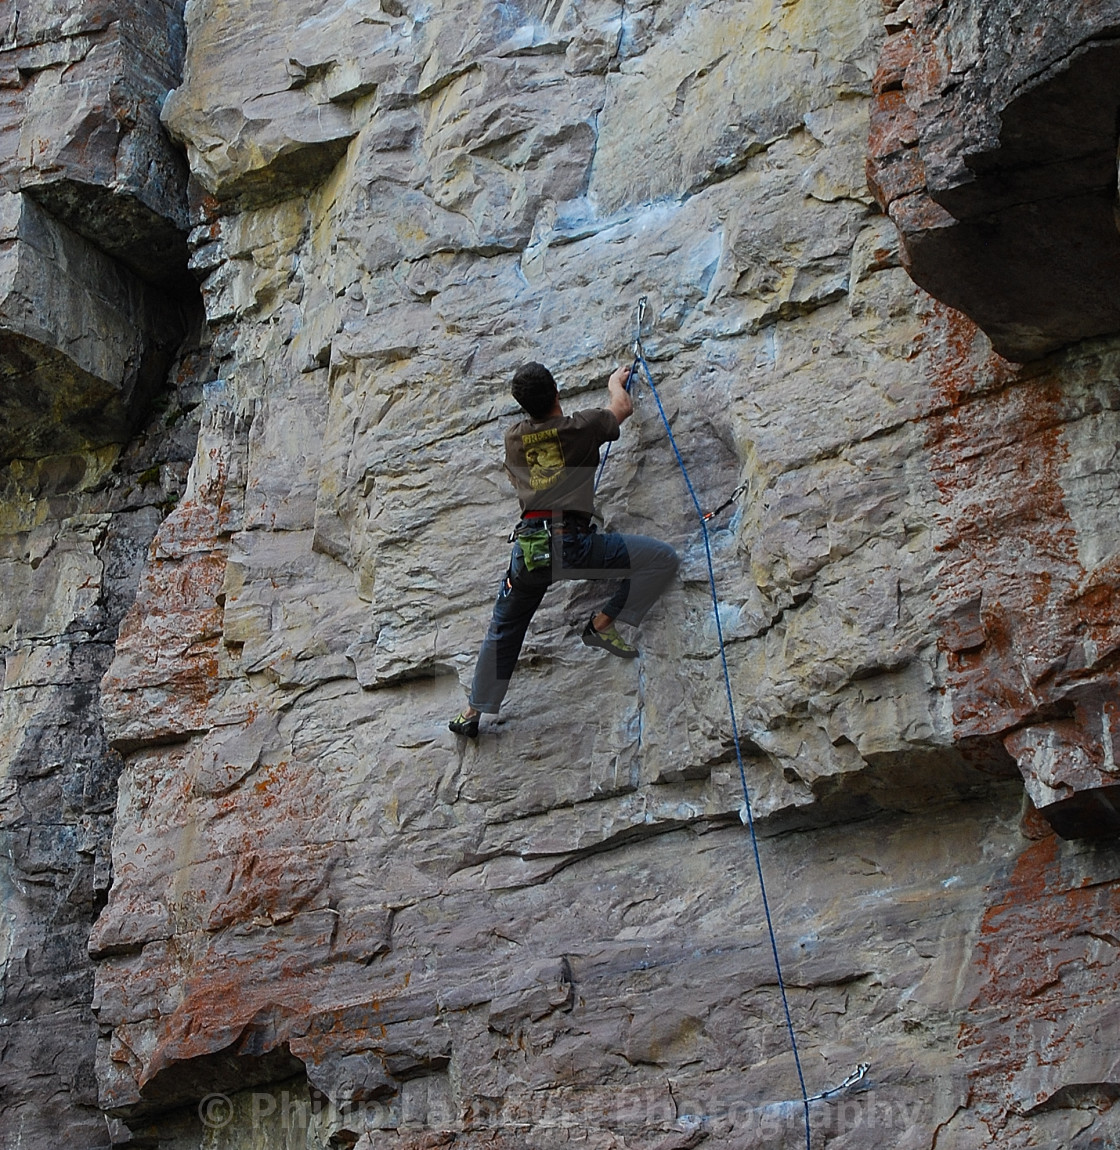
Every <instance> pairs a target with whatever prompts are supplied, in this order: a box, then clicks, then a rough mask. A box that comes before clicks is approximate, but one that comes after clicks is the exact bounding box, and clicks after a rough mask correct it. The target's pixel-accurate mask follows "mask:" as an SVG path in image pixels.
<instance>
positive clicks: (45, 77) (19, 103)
mask: <svg viewBox="0 0 1120 1150" xmlns="http://www.w3.org/2000/svg"><path fill="white" fill-rule="evenodd" d="M76 8H80V9H81V10H80V11H75V9H76ZM0 28H2V29H3V30H4V31H3V39H2V40H0V88H2V91H3V100H2V101H0V463H2V465H3V466H2V470H0V656H2V659H3V689H2V691H0V716H2V717H0V843H2V846H3V859H4V862H3V865H2V866H0V890H2V892H3V900H2V909H0V1017H2V1019H3V1023H2V1028H0V1143H2V1144H3V1145H5V1146H46V1145H56V1144H58V1143H59V1142H60V1141H61V1142H64V1143H66V1144H67V1145H74V1146H82V1147H95V1146H103V1145H106V1144H107V1142H108V1138H109V1128H108V1127H107V1125H106V1115H105V1114H104V1113H103V1112H101V1110H100V1108H99V1106H98V1097H97V1095H98V1089H97V1083H96V1077H95V1073H94V1062H95V1051H96V1047H97V1040H98V1029H97V1023H96V1020H95V1018H94V1016H93V1013H92V1011H91V1009H90V1003H91V1001H92V998H93V969H92V966H91V964H90V960H89V957H88V953H87V948H88V941H89V932H90V928H91V926H92V923H93V921H94V919H95V918H96V916H97V913H98V912H99V910H100V909H101V907H102V906H103V905H104V903H105V898H106V895H107V892H108V888H109V883H110V877H111V866H110V844H109V840H110V835H111V832H112V824H113V812H114V809H115V805H116V779H117V774H118V773H119V771H120V768H121V759H120V756H119V754H118V753H117V752H116V751H114V750H113V749H112V748H111V747H110V746H109V743H108V740H107V738H106V735H105V731H104V728H103V724H102V721H101V708H100V680H101V677H102V676H103V675H104V673H105V671H106V670H107V669H108V667H109V665H110V663H111V661H112V658H113V645H114V642H115V640H116V637H117V629H118V626H119V624H120V620H121V618H122V616H123V615H124V612H125V610H126V609H127V607H128V606H129V604H130V603H131V602H132V601H133V599H134V596H135V587H136V582H137V579H138V577H139V571H140V568H141V566H142V565H143V562H144V556H145V553H146V551H147V548H148V544H149V543H150V541H151V538H152V536H153V534H154V532H155V530H156V527H157V526H158V524H159V522H160V520H161V519H162V518H163V516H164V515H165V514H166V511H167V508H168V505H169V504H173V503H174V502H175V501H176V499H177V498H178V495H179V494H180V492H181V491H182V489H183V486H184V482H185V479H186V473H187V466H188V464H189V462H190V459H191V457H192V455H193V452H194V446H195V440H196V438H197V420H196V419H194V418H193V417H192V416H191V415H190V411H191V409H192V408H194V407H196V406H197V404H198V401H199V398H200V391H199V388H198V387H197V386H195V385H194V383H193V380H194V377H195V376H196V375H197V374H198V372H199V371H200V367H199V361H200V360H201V362H205V357H204V356H202V355H201V353H198V352H196V353H194V354H193V355H192V354H191V353H190V352H182V353H181V351H180V345H182V344H183V343H184V336H185V335H186V334H187V332H188V329H189V327H190V324H191V316H192V312H193V313H194V315H195V318H194V327H195V329H196V330H195V332H194V336H195V340H197V336H198V331H197V328H198V326H199V323H198V317H197V312H198V310H199V309H198V305H197V291H196V290H194V289H193V288H192V289H191V291H190V292H188V291H185V289H184V286H183V285H184V284H188V285H189V280H188V279H187V277H186V273H185V266H184V265H185V259H186V245H185V241H184V235H183V233H184V225H185V222H186V218H187V217H186V194H185V193H186V178H185V177H186V173H185V165H184V164H183V162H182V160H181V158H180V157H179V155H178V154H177V153H176V151H175V149H174V148H173V147H172V146H171V144H170V142H169V141H168V139H167V137H166V135H165V134H164V133H163V132H162V131H161V129H160V126H159V119H158V106H157V101H156V99H155V97H156V96H157V95H158V94H160V93H162V92H163V91H164V90H166V89H167V88H168V87H170V86H172V85H173V84H174V83H176V82H177V76H178V68H179V65H180V62H181V51H182V44H183V38H182V22H181V18H180V14H179V13H178V12H177V10H176V8H175V7H174V6H171V7H167V6H165V5H163V4H160V3H147V4H139V5H119V4H102V3H95V4H83V5H77V6H75V5H71V4H61V3H47V2H42V0H39V2H34V3H32V2H26V3H22V2H21V3H19V4H18V6H16V5H13V4H10V3H5V4H0ZM192 295H193V303H192ZM188 343H190V341H188ZM169 370H170V373H171V375H172V380H171V382H170V383H169V381H168V375H169ZM157 392H158V393H159V394H160V403H159V404H158V405H156V406H157V410H155V411H153V410H152V409H151V401H152V399H153V397H154V396H155V395H156V393H157ZM196 392H199V394H196ZM137 432H139V434H138V435H137V434H136V433H137Z"/></svg>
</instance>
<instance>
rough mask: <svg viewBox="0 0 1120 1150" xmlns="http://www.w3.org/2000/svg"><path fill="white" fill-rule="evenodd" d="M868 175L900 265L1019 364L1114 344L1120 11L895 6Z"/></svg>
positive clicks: (980, 3) (978, 1) (923, 1)
mask: <svg viewBox="0 0 1120 1150" xmlns="http://www.w3.org/2000/svg"><path fill="white" fill-rule="evenodd" d="M890 7H891V8H893V9H895V11H894V12H893V13H891V14H890V15H889V16H888V18H887V26H888V29H889V30H890V33H891V34H890V37H889V39H888V41H887V44H886V46H885V49H884V53H883V60H882V66H881V68H880V71H879V74H878V76H877V77H876V82H875V90H876V94H875V101H874V109H873V113H872V133H871V147H870V156H869V162H868V174H869V179H870V182H871V186H872V188H873V189H874V190H875V193H876V196H877V198H878V200H879V203H880V204H881V205H882V206H883V208H884V210H886V211H889V213H890V216H891V219H892V220H894V222H895V223H896V224H897V225H898V227H899V230H900V232H901V233H902V237H903V243H904V248H905V252H906V256H907V260H906V266H907V268H908V269H909V271H910V272H911V274H912V275H913V276H914V278H915V280H917V282H918V283H920V284H921V285H922V286H923V287H924V288H926V290H927V291H929V292H931V293H932V294H933V295H935V296H937V298H938V299H940V300H943V301H945V302H946V303H949V304H952V305H953V306H954V307H957V308H960V309H961V310H962V311H964V312H966V313H967V314H968V315H969V316H971V317H972V318H973V319H974V320H975V321H976V322H977V323H979V324H980V326H981V327H982V328H983V329H984V331H985V332H986V333H987V334H988V335H989V336H990V337H991V340H992V344H993V346H994V347H995V349H996V350H997V351H998V352H1000V353H1001V354H1002V355H1005V356H1007V357H1008V358H1009V359H1012V360H1030V359H1035V358H1037V357H1038V356H1040V355H1043V354H1045V353H1047V352H1050V351H1053V350H1055V349H1056V348H1058V347H1061V346H1062V345H1064V344H1068V343H1071V342H1073V341H1075V340H1078V339H1085V338H1087V337H1092V336H1100V335H1111V334H1115V333H1116V332H1117V331H1118V330H1120V304H1118V303H1117V298H1118V296H1117V288H1118V286H1120V230H1118V226H1117V214H1116V201H1117V197H1116V176H1117V171H1116V163H1117V152H1116V146H1117V139H1116V123H1117V117H1118V115H1120V43H1118V41H1117V34H1118V33H1120V8H1118V7H1117V5H1116V4H1115V3H1111V2H1109V0H1104V2H1084V3H1077V4H1072V5H1068V6H1065V7H1057V6H1046V5H1042V4H1023V3H1021V2H1020V0H998V2H996V3H992V2H990V0H905V3H901V4H891V5H890Z"/></svg>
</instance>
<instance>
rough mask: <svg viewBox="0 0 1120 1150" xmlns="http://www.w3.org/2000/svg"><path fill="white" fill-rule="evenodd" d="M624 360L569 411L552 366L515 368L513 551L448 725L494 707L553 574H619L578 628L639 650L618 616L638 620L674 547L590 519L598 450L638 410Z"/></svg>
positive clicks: (459, 728)
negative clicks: (591, 402) (517, 515)
mask: <svg viewBox="0 0 1120 1150" xmlns="http://www.w3.org/2000/svg"><path fill="white" fill-rule="evenodd" d="M626 378H627V369H626V368H625V367H620V368H619V369H618V370H617V371H615V372H614V374H613V375H612V376H611V377H610V379H609V380H608V381H607V395H608V403H607V406H606V407H603V408H597V409H593V410H589V411H578V412H576V413H575V414H574V415H565V414H564V412H563V410H562V409H561V406H560V395H559V392H558V390H557V387H556V381H555V380H554V379H553V377H552V373H551V372H550V371H549V370H548V369H547V368H546V367H544V366H543V365H542V364H539V363H526V364H522V366H521V367H519V368H518V369H517V371H516V372H514V376H513V387H512V392H513V398H514V399H516V400H517V402H518V403H519V404H520V405H521V409H522V410H523V411H524V412H525V414H526V415H527V416H528V418H527V419H523V420H521V421H520V422H519V423H518V424H517V425H516V426H514V427H512V428H510V430H509V431H508V432H506V437H505V448H506V458H505V470H506V473H507V474H508V475H509V477H510V479H511V480H512V482H513V485H514V488H515V490H516V492H517V498H518V502H519V503H520V504H521V521H520V523H518V525H517V527H516V528H515V529H514V547H513V555H512V557H511V559H510V565H509V569H508V570H507V572H506V574H505V576H504V578H503V580H502V585H501V588H500V589H499V591H498V598H497V600H496V602H495V603H494V613H493V616H492V617H491V620H490V627H489V629H488V630H487V632H486V638H485V639H484V640H483V643H482V650H481V651H480V652H479V656H478V664H477V666H476V667H475V672H474V681H473V682H472V684H471V692H470V698H469V703H468V705H467V707H466V709H465V710H463V711H460V712H459V714H458V715H456V716H455V718H454V719H452V720H451V722H450V723H449V724H448V726H449V727H450V728H451V730H452V731H454V732H455V734H457V735H466V736H467V737H468V738H472V739H473V738H475V737H476V736H477V735H478V722H479V718H480V716H481V715H482V714H484V713H485V714H489V715H496V714H497V713H498V709H499V708H500V707H501V704H502V700H503V699H504V698H505V694H506V691H507V690H508V688H509V681H510V677H511V676H512V674H513V668H514V666H515V664H516V663H517V657H518V655H519V654H520V653H521V644H522V642H523V641H524V639H525V632H526V630H527V629H528V627H529V622H530V620H531V619H532V618H533V615H534V613H535V612H536V610H537V608H538V607H539V606H540V603H541V600H542V599H543V598H544V593H545V591H547V590H548V588H549V587H550V586H551V585H552V583H554V582H555V581H556V580H558V579H603V578H619V577H620V578H621V579H622V582H621V583H620V585H619V587H618V589H617V590H616V591H615V593H614V594H613V595H612V596H611V597H610V599H609V600H608V601H607V602H606V603H605V604H604V605H603V607H602V608H601V609H600V610H599V611H597V612H594V613H593V614H592V615H591V617H590V619H588V621H587V625H586V626H585V627H584V629H583V634H582V636H581V638H582V640H583V642H584V643H585V644H587V646H589V647H601V648H602V649H603V650H605V651H608V652H610V654H612V655H617V656H619V657H620V658H623V659H634V658H637V656H638V650H637V648H636V647H633V646H631V644H629V643H627V642H626V640H625V639H623V637H622V636H621V635H620V634H619V633H618V630H617V629H616V627H615V620H619V621H621V622H623V623H627V624H630V625H634V626H636V625H637V624H638V623H640V622H641V621H642V618H643V617H644V616H645V614H646V612H647V611H648V610H649V609H650V607H651V606H653V604H654V602H655V601H656V600H657V597H658V596H659V595H660V594H661V592H662V591H664V589H665V587H666V586H667V585H668V583H669V581H670V580H671V579H672V578H673V575H674V573H675V572H676V570H677V564H678V563H679V559H678V557H677V553H676V552H675V551H674V550H673V548H672V547H670V546H669V545H668V544H667V543H661V542H659V541H658V540H656V539H649V538H647V537H646V536H644V535H621V534H617V533H615V532H600V531H597V530H596V528H595V524H594V523H592V522H591V516H592V513H593V501H594V489H595V471H596V468H597V467H598V465H599V449H600V447H601V446H602V445H603V444H604V443H608V442H610V441H612V440H615V439H617V438H618V436H619V426H620V424H622V423H623V422H625V420H626V419H628V418H629V416H630V414H631V413H632V412H633V410H634V405H633V402H632V400H631V399H630V396H629V394H628V393H627V391H626Z"/></svg>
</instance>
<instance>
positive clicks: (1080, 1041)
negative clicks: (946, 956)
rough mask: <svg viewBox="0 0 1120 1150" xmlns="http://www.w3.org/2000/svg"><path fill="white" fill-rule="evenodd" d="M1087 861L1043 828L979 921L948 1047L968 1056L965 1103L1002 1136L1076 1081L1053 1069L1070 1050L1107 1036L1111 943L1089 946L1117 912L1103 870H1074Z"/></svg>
mask: <svg viewBox="0 0 1120 1150" xmlns="http://www.w3.org/2000/svg"><path fill="white" fill-rule="evenodd" d="M1094 865H1099V862H1096V863H1095V862H1094V860H1086V859H1085V858H1083V857H1082V858H1078V857H1076V856H1074V857H1073V858H1071V859H1068V860H1067V859H1065V858H1064V857H1063V854H1062V849H1061V843H1060V840H1059V839H1058V838H1057V836H1055V835H1053V834H1049V835H1046V836H1045V837H1043V838H1041V839H1039V840H1038V841H1035V842H1032V843H1031V844H1030V845H1029V846H1027V847H1026V848H1025V849H1024V850H1023V852H1022V853H1021V855H1020V856H1019V858H1018V860H1017V861H1016V864H1015V867H1014V869H1013V871H1012V873H1011V874H1010V875H1009V876H1008V878H1007V880H1006V882H1005V883H1004V884H1002V885H1001V886H1000V887H999V888H997V889H996V890H995V891H994V892H993V893H994V895H995V898H994V901H993V902H992V903H991V905H990V906H989V907H988V909H987V910H986V911H985V913H984V915H983V918H982V920H981V923H980V929H979V936H978V940H977V943H976V947H975V950H974V952H973V958H972V963H971V972H970V973H971V979H972V990H971V993H972V998H971V1001H970V1003H969V1006H968V1014H967V1020H966V1021H965V1022H964V1023H963V1024H962V1026H961V1028H960V1031H959V1036H958V1051H959V1052H960V1054H961V1056H962V1057H964V1058H966V1059H967V1060H968V1061H969V1062H970V1063H971V1067H970V1070H969V1078H970V1084H971V1096H972V1097H971V1106H972V1107H973V1108H974V1109H975V1110H977V1111H978V1112H979V1113H980V1114H981V1115H983V1116H984V1119H985V1121H987V1122H988V1124H989V1125H990V1126H991V1127H992V1128H993V1129H1001V1130H1003V1134H1004V1137H1008V1138H1009V1137H1010V1134H1011V1133H1012V1130H1011V1127H1012V1126H1014V1125H1015V1124H1016V1123H1018V1122H1024V1121H1027V1120H1024V1118H1023V1114H1024V1113H1026V1112H1029V1111H1030V1110H1031V1109H1032V1108H1033V1107H1035V1106H1039V1105H1042V1104H1044V1103H1045V1102H1046V1101H1047V1100H1048V1099H1049V1098H1051V1097H1052V1096H1053V1095H1054V1094H1056V1093H1057V1092H1058V1091H1059V1090H1061V1089H1062V1088H1063V1087H1065V1086H1067V1085H1070V1084H1077V1081H1078V1080H1077V1074H1078V1073H1079V1070H1078V1069H1077V1068H1076V1067H1071V1068H1069V1070H1068V1072H1067V1070H1065V1069H1063V1067H1064V1066H1066V1065H1067V1064H1068V1061H1069V1059H1070V1058H1071V1057H1072V1056H1073V1055H1075V1054H1076V1053H1077V1052H1078V1051H1081V1050H1083V1049H1084V1048H1085V1047H1086V1046H1091V1045H1093V1044H1096V1043H1103V1044H1105V1045H1107V1044H1108V1042H1109V1039H1108V1036H1107V1034H1102V1019H1110V1018H1111V1017H1112V1007H1111V1004H1112V1002H1114V1001H1115V999H1116V997H1117V993H1118V991H1120V961H1118V960H1117V958H1116V957H1115V943H1114V942H1113V943H1111V944H1110V945H1109V946H1105V947H1103V949H1104V950H1106V951H1108V952H1109V953H1107V954H1104V955H1103V956H1102V955H1101V953H1099V952H1101V950H1102V946H1101V944H1100V943H1099V942H1098V940H1097V936H1096V934H1095V931H1097V929H1098V928H1097V927H1096V926H1095V925H1094V924H1102V925H1101V927H1100V928H1099V929H1100V931H1102V932H1104V933H1106V934H1107V933H1109V929H1110V928H1109V927H1107V926H1104V925H1103V924H1108V923H1114V922H1115V921H1116V919H1117V915H1118V913H1120V889H1118V887H1117V885H1116V883H1115V882H1113V881H1109V880H1110V879H1111V877H1112V876H1111V871H1108V873H1107V874H1102V875H1100V876H1095V875H1093V874H1089V875H1088V876H1086V875H1085V874H1083V873H1078V872H1077V869H1076V868H1078V867H1081V866H1089V867H1092V866H1094ZM1106 870H1107V868H1106ZM1102 879H1103V880H1104V881H1102ZM966 993H967V992H966ZM1024 1004H1029V1005H1027V1006H1026V1007H1025V1006H1024ZM1103 1056H1104V1052H1102V1057H1103ZM1111 1057H1112V1056H1111V1055H1108V1057H1107V1058H1105V1059H1104V1064H1107V1063H1109V1062H1110V1061H1111ZM1071 1075H1072V1077H1070V1076H1071ZM1009 1124H1010V1125H1009Z"/></svg>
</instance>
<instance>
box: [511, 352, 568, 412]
mask: <svg viewBox="0 0 1120 1150" xmlns="http://www.w3.org/2000/svg"><path fill="white" fill-rule="evenodd" d="M510 391H511V392H512V393H513V398H514V399H516V400H517V402H518V403H519V404H521V409H522V411H524V412H525V413H526V414H527V415H528V416H529V417H530V418H531V419H547V418H548V416H549V415H551V414H552V409H553V408H554V407H555V406H556V397H557V388H556V380H555V379H553V378H552V372H551V371H549V370H548V368H547V367H545V366H544V364H543V363H523V364H522V365H521V366H520V367H519V368H518V369H517V370H516V371H515V372H514V373H513V387H511V388H510Z"/></svg>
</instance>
